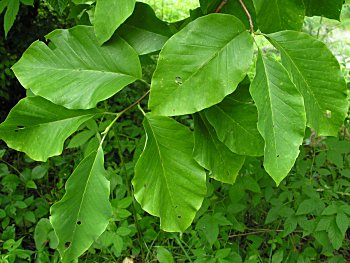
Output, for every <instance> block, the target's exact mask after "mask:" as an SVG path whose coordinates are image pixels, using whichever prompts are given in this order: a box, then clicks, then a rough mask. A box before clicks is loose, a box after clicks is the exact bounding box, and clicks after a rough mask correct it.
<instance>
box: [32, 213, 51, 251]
mask: <svg viewBox="0 0 350 263" xmlns="http://www.w3.org/2000/svg"><path fill="white" fill-rule="evenodd" d="M51 230H52V226H51V223H50V221H49V220H48V219H47V218H41V219H40V220H39V222H38V223H37V224H36V226H35V231H34V241H35V247H36V249H37V250H39V251H41V250H43V249H44V247H45V246H46V244H47V243H48V241H49V232H50V231H51Z"/></svg>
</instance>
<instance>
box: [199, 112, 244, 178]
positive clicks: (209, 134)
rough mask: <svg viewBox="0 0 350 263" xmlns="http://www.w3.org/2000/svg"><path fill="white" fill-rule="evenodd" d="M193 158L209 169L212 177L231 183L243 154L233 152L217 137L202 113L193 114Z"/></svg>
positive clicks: (240, 163)
mask: <svg viewBox="0 0 350 263" xmlns="http://www.w3.org/2000/svg"><path fill="white" fill-rule="evenodd" d="M193 158H194V159H195V160H196V161H197V162H198V163H199V164H200V165H201V166H203V167H204V168H205V169H207V170H209V171H210V176H211V177H213V178H214V179H216V180H218V181H221V182H224V183H228V184H233V183H234V182H235V180H236V177H237V175H238V172H239V170H240V169H241V168H242V166H243V164H244V160H245V156H242V155H238V154H235V153H233V152H231V151H230V149H228V148H227V147H226V146H225V144H223V143H222V142H221V141H220V140H219V139H218V137H217V135H216V133H215V130H214V128H213V127H212V126H211V125H210V124H209V122H208V121H207V119H206V118H205V116H204V114H203V113H199V114H196V115H194V149H193Z"/></svg>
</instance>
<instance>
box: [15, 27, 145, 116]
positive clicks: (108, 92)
mask: <svg viewBox="0 0 350 263" xmlns="http://www.w3.org/2000/svg"><path fill="white" fill-rule="evenodd" d="M47 38H48V39H49V40H50V41H51V43H50V44H49V46H47V45H45V43H43V42H40V41H36V42H34V43H33V44H32V45H31V46H30V47H29V48H28V49H27V50H26V52H25V53H24V54H23V56H22V58H21V59H20V60H19V61H18V62H17V63H16V64H15V65H14V66H13V68H12V69H13V71H14V72H15V74H16V77H17V78H18V80H19V81H20V82H21V84H22V85H23V86H24V87H25V88H26V89H31V90H32V91H33V92H34V93H35V94H36V95H39V96H41V97H44V98H46V99H48V100H50V101H52V102H54V103H56V104H59V105H62V106H65V107H66V108H70V109H87V108H93V107H95V106H96V104H97V103H98V102H99V101H102V100H105V99H107V98H109V97H111V96H113V95H114V94H115V93H117V92H118V91H119V90H121V89H122V88H123V87H125V86H126V85H128V84H130V83H132V82H134V81H135V80H137V79H140V78H141V65H140V62H139V59H138V56H137V53H136V52H135V51H134V49H133V48H131V47H130V46H129V45H128V44H127V43H126V42H125V41H124V40H122V39H121V38H119V37H117V36H116V37H115V38H114V39H113V40H112V41H110V42H109V43H108V44H107V45H104V46H103V47H100V46H99V44H98V43H97V39H96V37H95V35H94V31H93V28H92V27H88V26H77V27H74V28H71V29H68V30H55V31H53V32H52V33H50V34H49V35H48V36H47Z"/></svg>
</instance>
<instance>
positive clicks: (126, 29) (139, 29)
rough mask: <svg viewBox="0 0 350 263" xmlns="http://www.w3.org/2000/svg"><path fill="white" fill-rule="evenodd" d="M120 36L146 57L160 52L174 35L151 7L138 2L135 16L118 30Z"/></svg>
mask: <svg viewBox="0 0 350 263" xmlns="http://www.w3.org/2000/svg"><path fill="white" fill-rule="evenodd" d="M118 35H120V36H121V37H122V38H123V39H124V40H126V41H127V42H128V43H129V45H131V46H132V47H133V48H134V49H135V50H136V52H137V53H138V54H139V55H144V54H148V53H151V52H154V51H157V50H160V49H161V48H162V47H163V46H164V44H165V42H166V41H167V40H168V39H169V37H170V36H171V35H172V34H171V31H170V29H169V27H168V25H167V24H166V23H165V22H163V21H162V20H160V19H158V18H157V17H156V14H155V13H154V11H153V9H152V8H151V7H150V6H149V5H147V4H145V3H141V2H137V3H136V6H135V10H134V12H133V14H132V15H131V16H130V17H129V18H128V19H127V20H126V21H125V23H124V24H123V25H122V26H121V27H120V28H119V29H118Z"/></svg>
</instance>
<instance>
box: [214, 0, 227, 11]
mask: <svg viewBox="0 0 350 263" xmlns="http://www.w3.org/2000/svg"><path fill="white" fill-rule="evenodd" d="M226 4H227V0H223V1H221V3H220V5H218V7H217V8H216V9H215V13H220V11H221V9H222V8H223V7H224V5H226Z"/></svg>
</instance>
